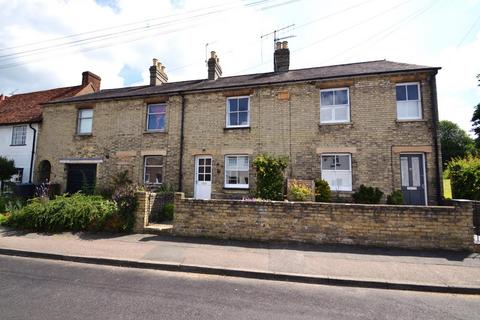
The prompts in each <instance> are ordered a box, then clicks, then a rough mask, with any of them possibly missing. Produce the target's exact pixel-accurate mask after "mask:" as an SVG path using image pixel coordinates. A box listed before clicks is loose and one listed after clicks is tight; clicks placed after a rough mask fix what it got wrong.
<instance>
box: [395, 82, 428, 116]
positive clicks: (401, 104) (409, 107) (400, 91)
mask: <svg viewBox="0 0 480 320" xmlns="http://www.w3.org/2000/svg"><path fill="white" fill-rule="evenodd" d="M397 119H398V120H418V119H422V104H421V99H420V85H419V84H418V82H414V83H400V84H397Z"/></svg>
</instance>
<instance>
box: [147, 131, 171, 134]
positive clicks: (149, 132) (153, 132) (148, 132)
mask: <svg viewBox="0 0 480 320" xmlns="http://www.w3.org/2000/svg"><path fill="white" fill-rule="evenodd" d="M155 133H164V134H165V133H168V132H167V131H166V130H150V131H149V130H145V131H143V134H155Z"/></svg>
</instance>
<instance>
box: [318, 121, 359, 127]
mask: <svg viewBox="0 0 480 320" xmlns="http://www.w3.org/2000/svg"><path fill="white" fill-rule="evenodd" d="M352 124H353V122H352V121H348V122H326V123H324V122H321V123H319V124H318V126H319V127H323V126H348V125H352Z"/></svg>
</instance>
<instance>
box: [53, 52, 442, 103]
mask: <svg viewBox="0 0 480 320" xmlns="http://www.w3.org/2000/svg"><path fill="white" fill-rule="evenodd" d="M438 69H440V68H438V67H428V66H421V65H415V64H407V63H400V62H392V61H387V60H377V61H367V62H359V63H350V64H342V65H334V66H326V67H317V68H307V69H297V70H290V71H287V72H267V73H256V74H248V75H240V76H232V77H221V78H218V79H217V80H207V79H200V80H189V81H179V82H168V83H164V84H161V85H158V86H150V85H144V86H136V87H124V88H117V89H106V90H100V91H99V92H95V93H91V94H86V95H82V96H78V97H72V98H67V99H59V100H55V101H51V102H49V103H47V104H56V103H68V102H88V101H97V100H111V99H121V98H133V97H146V96H153V95H162V94H173V93H179V92H195V91H206V90H216V89H228V88H239V87H254V86H261V85H269V84H281V83H289V82H290V83H291V82H299V81H311V80H322V79H330V78H342V77H351V76H359V75H372V74H383V73H395V72H405V71H435V70H438Z"/></svg>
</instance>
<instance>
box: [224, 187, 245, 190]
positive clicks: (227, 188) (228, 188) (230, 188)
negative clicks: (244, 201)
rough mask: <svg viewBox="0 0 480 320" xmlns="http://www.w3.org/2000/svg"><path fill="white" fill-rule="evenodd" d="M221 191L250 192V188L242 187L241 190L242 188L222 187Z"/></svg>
mask: <svg viewBox="0 0 480 320" xmlns="http://www.w3.org/2000/svg"><path fill="white" fill-rule="evenodd" d="M223 190H237V191H239V190H244V191H248V190H250V187H246V188H245V187H243V188H242V187H223Z"/></svg>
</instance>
